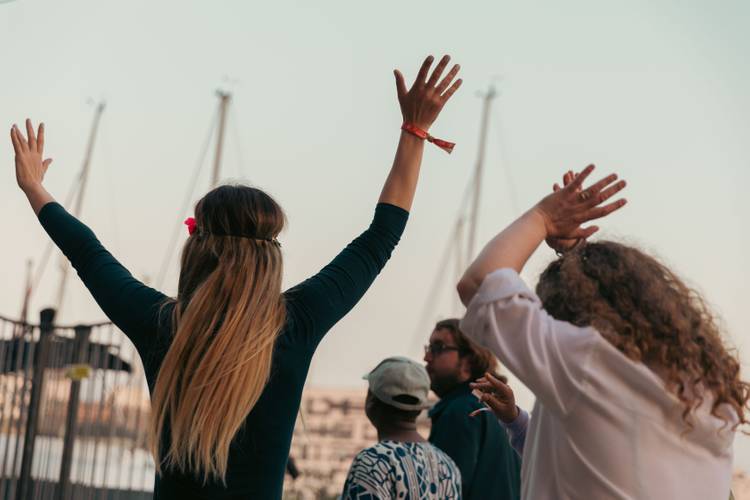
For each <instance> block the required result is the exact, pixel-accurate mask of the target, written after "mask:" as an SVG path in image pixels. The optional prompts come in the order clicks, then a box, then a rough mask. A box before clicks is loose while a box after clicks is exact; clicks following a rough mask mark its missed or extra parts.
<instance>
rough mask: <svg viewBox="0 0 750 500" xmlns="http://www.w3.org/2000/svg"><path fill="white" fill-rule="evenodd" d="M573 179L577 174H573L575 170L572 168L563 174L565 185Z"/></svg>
mask: <svg viewBox="0 0 750 500" xmlns="http://www.w3.org/2000/svg"><path fill="white" fill-rule="evenodd" d="M573 179H575V176H574V175H573V172H572V171H571V170H568V171H567V172H565V175H563V186H567V185H568V184H570V183H571V182H573Z"/></svg>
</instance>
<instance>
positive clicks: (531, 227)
mask: <svg viewBox="0 0 750 500" xmlns="http://www.w3.org/2000/svg"><path fill="white" fill-rule="evenodd" d="M593 171H594V166H593V165H589V166H588V167H586V168H584V169H583V170H582V171H581V172H579V173H578V175H576V174H573V175H572V180H571V176H570V174H569V175H568V176H567V180H568V184H567V185H566V186H565V187H562V188H560V187H559V186H557V188H558V189H555V190H554V192H553V193H551V194H549V195H547V196H545V197H544V198H543V199H542V200H541V201H540V202H539V203H537V204H536V205H534V206H533V207H532V208H531V209H530V210H528V211H527V212H525V213H524V214H523V215H521V216H520V217H519V218H518V219H516V220H515V221H513V223H511V224H510V225H509V226H508V227H506V228H505V229H503V230H502V231H501V232H500V233H499V234H498V235H497V236H495V237H494V238H493V239H492V240H491V241H490V242H489V243H487V245H485V247H484V249H482V251H481V252H480V253H479V256H478V257H477V258H476V259H474V262H472V263H471V265H470V266H469V268H468V269H467V270H466V272H464V275H463V276H462V277H461V280H460V281H459V282H458V285H457V286H456V289H457V291H458V295H459V297H460V298H461V302H462V303H463V304H464V305H467V306H468V304H469V302H471V299H472V298H473V297H474V295H475V294H476V293H477V291H478V290H479V286H480V285H481V284H482V281H483V280H484V278H485V277H486V276H487V275H488V274H489V273H491V272H493V271H495V270H497V269H502V268H506V267H507V268H510V269H513V270H514V271H516V272H517V273H520V272H521V271H522V270H523V266H524V265H525V264H526V261H527V260H528V259H529V257H531V255H532V254H533V253H534V251H536V249H537V247H538V246H539V244H540V243H541V242H542V241H545V240H547V241H548V242H549V241H550V239H552V241H553V242H554V241H555V240H585V239H586V238H588V237H590V236H591V235H592V234H594V233H595V232H596V231H598V230H599V228H598V227H597V226H589V227H585V228H584V227H582V226H581V225H582V224H584V223H586V222H588V221H591V220H594V219H599V218H601V217H605V216H607V215H609V214H611V213H612V212H614V211H615V210H617V209H619V208H622V207H623V206H625V203H626V201H625V199H624V198H621V199H619V200H617V201H614V202H607V200H609V199H610V198H612V197H613V196H614V195H616V194H617V193H619V192H620V191H621V190H622V189H624V188H625V185H626V184H625V181H623V180H618V179H617V175H616V174H611V175H608V176H607V177H605V178H603V179H601V180H600V181H598V182H595V183H594V184H592V185H591V186H589V187H587V188H584V187H583V183H584V181H586V179H587V178H588V177H589V176H590V175H591V173H592V172H593Z"/></svg>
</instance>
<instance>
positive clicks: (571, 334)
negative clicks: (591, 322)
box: [461, 269, 600, 416]
mask: <svg viewBox="0 0 750 500" xmlns="http://www.w3.org/2000/svg"><path fill="white" fill-rule="evenodd" d="M461 330H462V331H463V332H464V333H465V334H466V335H467V336H468V337H469V338H471V339H472V340H474V341H475V342H477V343H478V344H479V345H482V346H484V347H486V348H488V349H490V350H491V351H492V352H493V353H494V354H495V355H496V356H497V357H498V359H499V360H500V361H501V362H502V363H503V364H504V365H505V366H506V367H507V368H508V370H510V371H511V372H512V373H513V374H514V375H515V376H516V377H518V379H519V380H520V381H521V382H522V383H523V384H524V385H526V387H528V388H529V389H530V390H531V391H532V392H533V393H534V395H535V396H536V397H537V398H538V399H539V401H540V402H541V403H542V404H543V405H544V407H545V408H548V409H549V410H551V411H553V412H554V413H557V414H558V415H560V416H565V415H567V414H568V413H569V412H570V409H571V407H572V406H573V405H574V404H575V401H576V400H577V399H578V395H579V394H580V392H581V390H582V386H583V384H584V383H585V377H584V373H585V371H586V368H587V363H588V359H589V357H590V354H591V352H592V350H593V349H594V346H595V345H596V343H597V340H598V339H599V338H600V336H599V333H598V332H597V331H596V330H594V329H593V328H589V327H587V328H580V327H577V326H575V325H572V324H570V323H567V322H564V321H558V320H556V319H554V318H553V317H552V316H550V315H549V314H547V312H546V311H545V310H544V309H542V304H541V302H540V300H539V297H537V295H536V294H535V293H534V292H532V291H531V290H530V289H529V288H528V287H527V286H526V284H525V283H524V282H523V281H522V280H521V278H520V277H519V276H518V273H516V272H515V271H513V270H512V269H498V270H497V271H494V272H492V273H490V274H488V275H487V276H486V277H485V278H484V281H483V282H482V285H481V286H480V287H479V291H478V292H477V294H476V295H475V296H474V298H473V299H472V301H471V303H470V304H469V307H468V309H467V311H466V316H464V318H463V320H462V321H461Z"/></svg>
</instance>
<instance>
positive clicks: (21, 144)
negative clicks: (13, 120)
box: [13, 124, 29, 154]
mask: <svg viewBox="0 0 750 500" xmlns="http://www.w3.org/2000/svg"><path fill="white" fill-rule="evenodd" d="M13 132H14V133H15V137H16V143H17V144H18V151H17V152H16V154H19V153H25V152H26V151H28V150H29V145H28V144H27V143H26V138H25V137H24V136H23V134H22V133H21V130H19V128H18V125H15V124H14V125H13Z"/></svg>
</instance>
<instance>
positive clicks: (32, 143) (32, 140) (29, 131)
mask: <svg viewBox="0 0 750 500" xmlns="http://www.w3.org/2000/svg"><path fill="white" fill-rule="evenodd" d="M26 137H28V140H29V149H31V150H32V151H36V136H35V135H34V126H33V125H31V120H29V119H28V118H26Z"/></svg>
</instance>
